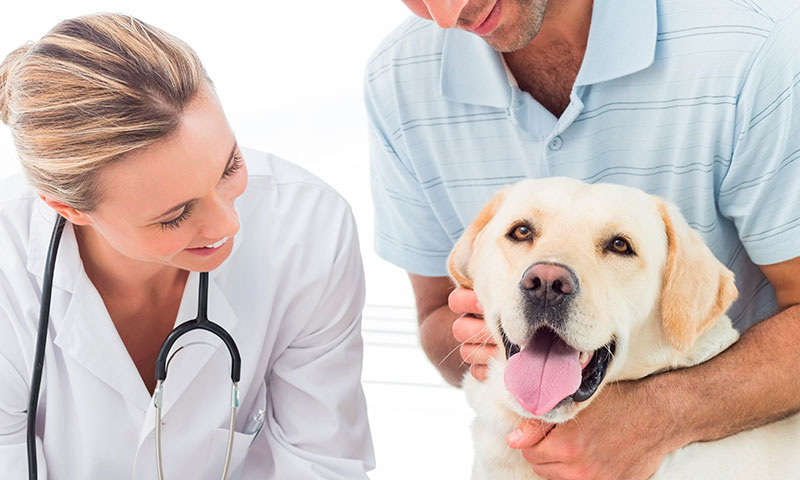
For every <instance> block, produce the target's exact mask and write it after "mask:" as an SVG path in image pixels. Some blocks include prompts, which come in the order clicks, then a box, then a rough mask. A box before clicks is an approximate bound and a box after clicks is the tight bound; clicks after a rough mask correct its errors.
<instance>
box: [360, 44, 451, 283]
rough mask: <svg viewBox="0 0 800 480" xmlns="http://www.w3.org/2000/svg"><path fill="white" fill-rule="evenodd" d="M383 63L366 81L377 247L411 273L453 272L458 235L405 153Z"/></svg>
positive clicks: (436, 273)
mask: <svg viewBox="0 0 800 480" xmlns="http://www.w3.org/2000/svg"><path fill="white" fill-rule="evenodd" d="M380 61H381V60H380V59H375V60H373V61H372V62H371V63H370V65H371V66H372V67H373V68H368V70H367V75H366V78H365V80H364V102H365V105H366V109H367V119H368V129H369V156H370V181H371V185H372V200H373V206H374V229H375V230H374V242H375V251H376V253H377V254H378V255H379V256H380V257H381V258H383V259H384V260H387V261H389V262H391V263H393V264H395V265H397V266H399V267H400V268H403V269H404V270H406V271H408V272H411V273H415V274H418V275H426V276H447V274H448V273H447V256H448V255H449V253H450V249H451V248H452V246H453V239H451V238H450V236H449V235H448V234H447V232H446V231H445V229H444V228H443V227H442V223H441V222H440V221H439V219H438V218H437V215H436V212H435V210H434V209H433V208H432V204H433V201H432V199H430V198H428V197H427V195H426V192H425V190H424V188H423V185H422V182H421V181H420V179H419V178H418V177H417V175H416V172H415V171H414V169H413V168H412V165H411V163H410V162H409V161H408V160H409V159H408V158H407V155H406V154H404V153H403V152H405V151H406V149H405V148H403V147H404V145H403V141H404V140H403V137H402V133H401V132H402V131H401V128H400V125H399V124H398V123H399V122H398V121H397V118H396V113H395V112H396V108H395V107H394V105H393V102H394V96H393V89H392V88H391V87H390V86H388V85H387V82H388V80H387V78H386V77H388V76H390V75H391V70H390V69H388V68H379V67H378V66H375V63H376V62H378V63H379V62H380ZM387 61H388V60H387ZM372 70H374V71H372ZM441 200H442V201H446V200H447V199H441Z"/></svg>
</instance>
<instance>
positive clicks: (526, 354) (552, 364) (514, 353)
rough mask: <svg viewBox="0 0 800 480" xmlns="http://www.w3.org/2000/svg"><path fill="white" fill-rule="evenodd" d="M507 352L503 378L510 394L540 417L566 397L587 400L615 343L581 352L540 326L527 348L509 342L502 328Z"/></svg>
mask: <svg viewBox="0 0 800 480" xmlns="http://www.w3.org/2000/svg"><path fill="white" fill-rule="evenodd" d="M500 331H501V333H502V335H503V343H504V346H505V350H506V359H507V360H508V362H507V364H506V369H505V374H504V377H505V378H504V379H505V385H506V388H507V389H508V391H509V392H511V394H512V395H513V396H514V398H516V400H517V401H518V402H519V404H520V405H521V406H522V408H524V409H525V410H527V411H529V412H530V413H532V414H534V415H537V416H541V415H544V414H546V413H547V412H549V411H550V410H552V409H553V408H554V407H555V406H556V405H558V404H559V403H560V402H561V401H563V400H564V399H565V398H570V397H571V398H572V400H573V401H575V402H583V401H585V400H588V399H589V398H590V397H591V396H592V395H593V394H594V392H595V391H597V387H598V386H600V382H602V381H603V378H604V377H605V375H606V370H607V368H608V364H609V362H610V361H611V357H612V356H613V354H614V347H615V343H614V341H613V340H612V341H611V342H609V343H608V344H606V345H604V346H602V347H600V348H598V349H597V350H595V351H594V352H580V351H578V350H576V349H575V348H573V347H571V346H569V345H568V344H567V343H566V342H564V340H562V339H561V337H559V336H558V334H556V333H555V332H554V331H553V330H551V329H549V328H547V327H542V328H540V329H538V330H537V331H536V333H535V334H534V335H533V338H531V340H530V341H529V342H528V344H527V345H525V346H524V347H522V348H520V347H519V346H518V345H515V344H513V343H511V342H510V341H509V340H508V337H506V335H505V332H503V330H502V328H501V329H500Z"/></svg>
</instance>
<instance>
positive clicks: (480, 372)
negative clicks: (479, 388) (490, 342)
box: [469, 364, 489, 382]
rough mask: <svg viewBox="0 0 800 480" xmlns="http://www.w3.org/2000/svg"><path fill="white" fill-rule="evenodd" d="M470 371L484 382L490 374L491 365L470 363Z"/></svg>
mask: <svg viewBox="0 0 800 480" xmlns="http://www.w3.org/2000/svg"><path fill="white" fill-rule="evenodd" d="M469 373H470V374H471V375H472V376H473V377H475V379H476V380H478V381H480V382H483V381H484V380H486V377H487V376H489V366H488V365H478V364H474V365H470V367H469Z"/></svg>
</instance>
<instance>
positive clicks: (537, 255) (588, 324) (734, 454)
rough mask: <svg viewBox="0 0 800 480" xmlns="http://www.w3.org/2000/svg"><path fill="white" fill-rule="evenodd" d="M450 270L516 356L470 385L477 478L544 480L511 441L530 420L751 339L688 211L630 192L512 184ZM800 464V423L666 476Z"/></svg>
mask: <svg viewBox="0 0 800 480" xmlns="http://www.w3.org/2000/svg"><path fill="white" fill-rule="evenodd" d="M449 266H450V273H451V275H452V277H453V279H454V280H455V281H456V282H457V283H458V284H459V285H461V286H464V287H467V288H472V289H474V290H475V292H476V294H477V296H478V299H479V300H480V302H481V304H482V305H483V307H484V312H485V313H484V318H485V320H486V324H487V326H488V328H489V330H490V331H491V333H492V336H493V337H494V339H495V341H496V342H497V344H498V345H501V346H503V347H504V348H501V349H498V350H500V351H501V353H500V354H499V356H498V357H497V358H493V359H492V360H491V361H490V365H489V374H488V378H487V380H486V381H484V382H479V381H476V380H475V379H474V378H472V377H471V376H470V375H467V376H466V377H465V379H464V390H465V392H466V394H467V398H468V400H469V402H470V404H471V405H472V407H473V408H474V409H475V411H476V413H477V416H476V419H475V422H474V424H473V427H472V432H473V441H474V445H475V463H474V466H473V476H472V478H473V479H474V480H490V479H497V480H501V479H502V480H517V479H518V480H530V479H535V478H537V477H536V475H535V474H534V473H533V472H532V470H531V468H530V466H529V465H528V464H527V463H526V462H525V460H524V459H523V458H522V455H521V454H520V453H519V452H518V451H515V450H512V449H510V448H509V447H507V446H506V443H505V437H506V435H508V434H509V433H510V432H511V431H512V430H514V429H515V428H516V427H517V426H518V425H519V424H520V422H521V421H522V419H523V418H525V417H538V418H541V419H543V420H546V421H548V422H555V423H560V422H565V421H568V420H570V419H571V418H572V417H574V416H575V415H576V414H577V413H578V412H579V411H580V410H581V409H583V408H584V407H586V405H588V404H589V402H591V401H592V399H593V398H594V395H596V393H597V392H598V391H599V390H600V389H602V388H603V386H604V385H606V384H608V383H611V382H615V381H619V380H629V379H638V378H642V377H645V376H647V375H649V374H652V373H654V372H659V371H664V370H668V369H675V368H680V367H688V366H692V365H696V364H698V363H701V362H703V361H705V360H707V359H709V358H711V357H713V356H714V355H716V354H718V353H719V352H721V351H722V350H724V349H725V348H727V347H728V346H730V345H731V344H732V343H733V342H735V341H736V340H737V338H738V333H737V331H736V330H735V329H734V328H733V327H732V325H731V322H730V320H729V318H728V317H727V316H726V315H725V311H726V310H727V309H728V307H729V306H730V305H731V303H732V302H733V301H734V299H735V298H736V295H737V292H736V287H735V286H734V281H733V274H732V273H731V272H730V271H729V270H728V269H726V268H725V266H723V265H722V264H721V263H720V262H719V261H717V259H716V258H715V257H714V256H713V254H712V253H711V251H710V250H709V249H708V247H707V246H706V245H705V244H704V243H703V241H702V240H701V238H700V236H699V235H698V234H697V233H696V232H695V231H694V230H692V229H691V228H690V226H689V225H688V223H687V222H686V220H685V219H684V218H683V217H682V216H681V214H680V213H679V212H678V210H677V208H676V207H674V206H672V205H671V204H668V203H665V202H664V201H663V200H661V199H659V198H658V197H654V196H651V195H648V194H646V193H644V192H642V191H639V190H636V189H632V188H628V187H623V186H619V185H608V184H595V185H589V184H585V183H582V182H580V181H577V180H572V179H567V178H551V179H544V180H527V181H523V182H520V183H517V184H514V185H511V186H509V187H506V188H505V189H503V190H501V191H500V192H499V193H498V194H497V195H496V196H495V197H494V198H493V199H492V200H491V201H490V202H489V203H488V204H487V205H486V206H485V207H484V208H483V210H482V211H481V212H480V213H479V214H478V216H477V218H476V219H475V221H474V222H473V223H472V225H470V226H469V228H467V230H466V231H465V233H464V235H463V236H462V237H461V239H459V241H458V242H457V243H456V245H455V247H454V249H453V251H452V252H451V254H450V260H449ZM503 351H504V352H503ZM503 353H504V354H503ZM776 368H780V366H777V365H776ZM799 455H800V415H795V416H793V417H790V418H788V419H785V420H783V421H781V422H777V423H773V424H770V425H767V426H764V427H762V428H759V429H756V430H751V431H748V432H744V433H740V434H738V435H734V436H732V437H729V438H726V439H723V440H719V441H716V442H707V443H695V444H691V445H689V446H687V447H685V448H683V449H681V450H678V451H676V452H674V453H672V454H670V455H669V456H668V457H667V458H666V459H665V461H664V462H663V463H662V465H661V467H660V469H659V470H658V472H657V473H656V474H655V476H654V477H653V478H657V479H681V480H686V479H703V480H707V479H712V478H724V479H728V480H730V479H773V478H774V479H789V478H791V479H800V460H798V456H799Z"/></svg>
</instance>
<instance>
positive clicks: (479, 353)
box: [458, 343, 497, 365]
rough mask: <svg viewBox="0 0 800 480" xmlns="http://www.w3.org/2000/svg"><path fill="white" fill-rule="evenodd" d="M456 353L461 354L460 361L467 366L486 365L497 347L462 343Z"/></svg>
mask: <svg viewBox="0 0 800 480" xmlns="http://www.w3.org/2000/svg"><path fill="white" fill-rule="evenodd" d="M458 351H459V353H461V359H462V360H464V361H465V362H467V363H469V364H474V365H487V364H488V363H489V359H490V358H492V357H493V356H494V355H496V354H497V346H496V345H485V346H484V345H476V344H474V343H464V344H462V345H461V347H459V349H458Z"/></svg>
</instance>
